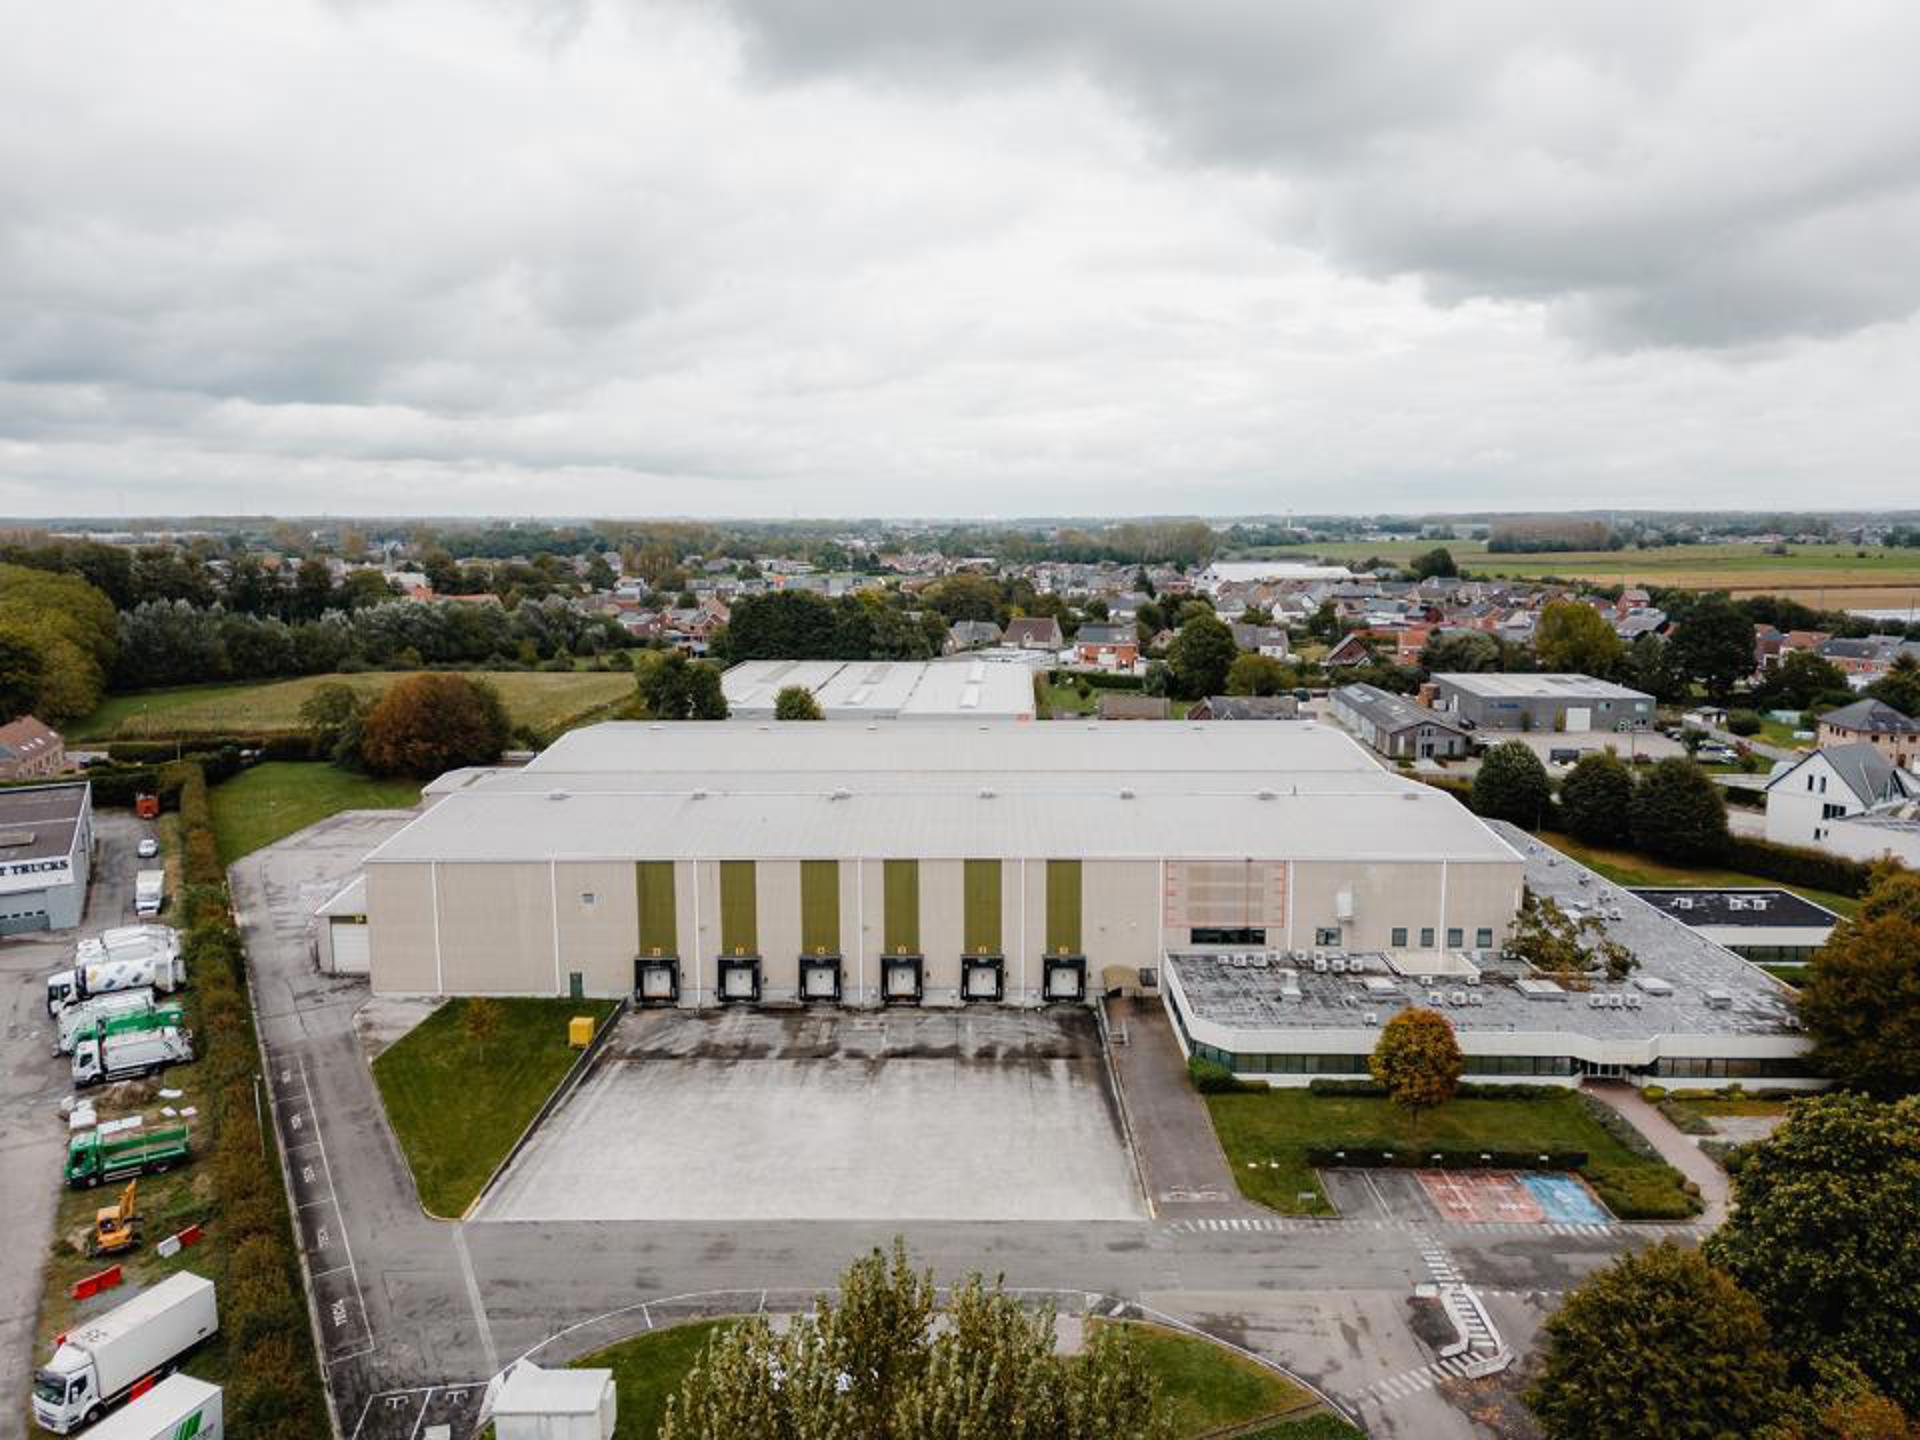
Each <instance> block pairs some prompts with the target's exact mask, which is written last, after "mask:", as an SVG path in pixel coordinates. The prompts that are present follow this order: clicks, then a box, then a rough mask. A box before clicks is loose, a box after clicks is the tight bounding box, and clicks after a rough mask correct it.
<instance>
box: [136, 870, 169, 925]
mask: <svg viewBox="0 0 1920 1440" xmlns="http://www.w3.org/2000/svg"><path fill="white" fill-rule="evenodd" d="M166 903H167V872H166V871H164V870H141V871H138V872H136V873H135V875H134V877H133V913H134V914H136V915H158V914H159V913H160V907H161V906H162V905H164V904H166Z"/></svg>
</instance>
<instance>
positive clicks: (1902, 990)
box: [1799, 874, 1920, 1100]
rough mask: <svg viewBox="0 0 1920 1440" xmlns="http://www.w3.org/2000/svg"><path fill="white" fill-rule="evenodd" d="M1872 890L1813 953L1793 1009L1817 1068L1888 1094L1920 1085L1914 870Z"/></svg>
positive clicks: (1919, 943) (1919, 902)
mask: <svg viewBox="0 0 1920 1440" xmlns="http://www.w3.org/2000/svg"><path fill="white" fill-rule="evenodd" d="M1876 892H1877V900H1878V903H1877V904H1875V905H1873V907H1872V908H1871V910H1869V909H1867V908H1866V907H1863V908H1862V913H1861V914H1860V916H1859V917H1858V918H1856V919H1853V920H1842V921H1841V922H1840V923H1839V924H1838V925H1836V926H1835V927H1834V931H1833V934H1832V935H1831V936H1830V937H1828V940H1827V943H1826V944H1825V945H1823V946H1821V947H1820V949H1819V950H1817V951H1816V952H1815V953H1814V957H1813V964H1812V965H1811V966H1809V967H1808V970H1807V978H1806V983H1805V984H1804V985H1803V986H1802V988H1801V991H1800V996H1799V1012H1800V1021H1801V1023H1802V1024H1803V1025H1805V1026H1806V1027H1807V1033H1808V1035H1809V1036H1811V1037H1812V1040H1813V1057H1812V1058H1813V1065H1814V1067H1815V1070H1816V1072H1817V1073H1818V1074H1822V1075H1829V1076H1832V1077H1833V1079H1834V1080H1836V1081H1838V1082H1839V1083H1840V1084H1841V1085H1844V1086H1846V1087H1847V1088H1848V1089H1852V1090H1861V1091H1865V1092H1866V1093H1867V1094H1869V1095H1873V1096H1876V1097H1878V1098H1880V1099H1882V1100H1892V1099H1896V1098H1898V1097H1899V1096H1902V1095H1912V1094H1915V1093H1917V1092H1920V875H1914V874H1908V875H1906V876H1905V877H1904V878H1902V877H1897V876H1893V877H1886V878H1883V879H1881V880H1880V881H1879V882H1878V883H1877V884H1876V885H1875V887H1874V890H1873V891H1870V892H1869V895H1870V896H1875V895H1876ZM1901 897H1906V898H1908V899H1909V900H1910V901H1912V902H1914V903H1911V904H1910V905H1909V906H1902V905H1901V904H1900V903H1899V901H1900V898H1901Z"/></svg>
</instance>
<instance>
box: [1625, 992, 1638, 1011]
mask: <svg viewBox="0 0 1920 1440" xmlns="http://www.w3.org/2000/svg"><path fill="white" fill-rule="evenodd" d="M1620 1002H1621V1003H1622V1004H1623V1005H1625V1006H1626V1007H1627V1009H1629V1010H1638V1009H1639V1008H1640V1006H1641V1003H1642V1002H1641V999H1640V997H1639V996H1638V995H1636V994H1635V993H1634V992H1633V991H1631V990H1629V991H1628V992H1627V993H1626V994H1624V995H1622V996H1621V997H1620Z"/></svg>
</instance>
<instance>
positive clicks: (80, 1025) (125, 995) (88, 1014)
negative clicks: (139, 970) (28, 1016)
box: [53, 985, 154, 1055]
mask: <svg viewBox="0 0 1920 1440" xmlns="http://www.w3.org/2000/svg"><path fill="white" fill-rule="evenodd" d="M153 1008H154V994H153V987H152V986H151V985H142V986H139V987H138V988H137V989H133V990H114V991H110V992H108V993H107V994H105V995H96V996H94V998H93V999H91V1000H81V1001H78V1002H77V1003H75V1004H72V1005H66V1006H63V1007H61V1009H60V1012H59V1013H58V1014H56V1015H55V1016H54V1017H53V1053H54V1054H56V1055H71V1054H72V1053H73V1043H74V1041H76V1040H78V1039H79V1038H80V1037H81V1036H82V1035H85V1034H89V1033H91V1032H92V1030H93V1028H94V1027H95V1026H96V1025H98V1024H99V1023H100V1022H101V1021H102V1020H114V1019H117V1018H119V1017H120V1016H122V1015H150V1014H152V1013H153Z"/></svg>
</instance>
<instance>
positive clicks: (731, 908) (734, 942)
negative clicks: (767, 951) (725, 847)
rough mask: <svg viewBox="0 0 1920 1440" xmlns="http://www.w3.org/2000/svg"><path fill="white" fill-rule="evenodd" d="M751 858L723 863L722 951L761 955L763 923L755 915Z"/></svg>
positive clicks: (721, 864) (733, 953) (721, 867)
mask: <svg viewBox="0 0 1920 1440" xmlns="http://www.w3.org/2000/svg"><path fill="white" fill-rule="evenodd" d="M754 904H755V899H754V873H753V861H751V860H722V861H721V862H720V953H721V954H722V955H758V954H759V953H760V926H759V922H758V920H757V919H756V918H755V915H754Z"/></svg>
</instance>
